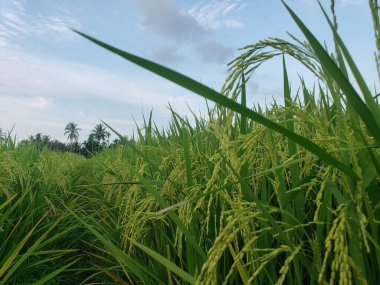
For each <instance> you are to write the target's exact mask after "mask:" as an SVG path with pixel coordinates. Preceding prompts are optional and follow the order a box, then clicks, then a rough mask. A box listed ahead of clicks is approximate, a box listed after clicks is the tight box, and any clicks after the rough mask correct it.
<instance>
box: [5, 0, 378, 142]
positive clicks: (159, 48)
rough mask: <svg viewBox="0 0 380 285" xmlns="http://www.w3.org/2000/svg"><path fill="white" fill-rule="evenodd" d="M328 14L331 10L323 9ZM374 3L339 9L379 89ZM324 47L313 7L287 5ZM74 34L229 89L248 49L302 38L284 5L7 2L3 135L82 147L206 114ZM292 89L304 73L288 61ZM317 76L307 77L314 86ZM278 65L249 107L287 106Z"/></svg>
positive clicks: (253, 92) (267, 71)
mask: <svg viewBox="0 0 380 285" xmlns="http://www.w3.org/2000/svg"><path fill="white" fill-rule="evenodd" d="M322 2H323V3H324V4H325V6H326V7H327V8H328V4H329V2H328V1H322ZM367 2H368V1H364V0H362V1H361V0H336V3H337V7H336V9H337V15H338V21H339V24H340V26H339V29H340V33H341V35H342V37H343V39H344V40H345V42H346V44H347V45H348V47H349V49H350V51H351V52H352V55H353V56H354V59H355V60H356V62H357V64H358V66H359V68H360V70H361V71H362V72H363V74H364V75H365V77H366V78H367V79H368V81H369V83H370V85H373V82H374V81H375V79H376V71H375V67H374V64H373V52H374V50H375V46H374V41H373V35H372V23H371V18H370V14H369V8H368V4H367ZM288 3H289V5H290V6H292V7H293V8H294V10H295V11H296V12H297V14H298V15H299V16H300V17H301V18H302V19H303V20H304V21H305V23H306V24H307V25H308V26H309V28H311V30H312V31H313V33H315V35H316V36H317V37H318V38H319V39H323V40H325V41H326V43H327V44H328V45H329V44H331V35H330V33H329V30H328V28H327V25H326V23H325V21H324V20H323V16H322V15H321V12H320V10H319V9H318V7H317V4H316V1H314V0H292V1H290V0H289V1H288ZM68 27H72V28H75V29H77V30H80V31H82V32H84V33H87V34H90V35H92V36H94V37H96V38H98V39H100V40H102V41H105V42H107V43H109V44H112V45H115V46H117V47H119V48H121V49H124V50H127V51H129V52H132V53H134V54H137V55H140V56H142V57H146V58H148V59H152V60H155V61H157V62H159V63H161V64H164V65H166V66H169V67H171V68H173V69H176V70H178V71H180V72H182V73H184V74H186V75H189V76H190V77H192V78H194V79H196V80H199V81H201V82H203V83H205V84H207V85H209V86H211V87H213V88H214V89H217V90H220V88H221V86H222V84H223V82H224V79H225V77H226V76H227V74H228V73H227V63H228V62H229V61H230V60H231V59H233V58H234V57H235V56H237V55H239V53H240V51H238V48H239V47H243V46H245V45H247V44H252V43H255V42H256V41H258V40H260V39H265V38H267V37H270V36H271V37H283V38H287V35H286V32H287V31H289V32H292V33H294V34H295V35H298V36H300V33H299V31H298V29H297V27H296V26H295V24H294V23H293V22H292V20H291V18H290V16H289V15H288V14H287V12H286V10H285V8H284V7H283V6H282V4H281V2H280V1H277V0H269V1H268V0H219V1H217V0H176V1H174V0H108V1H102V0H91V1H90V0H82V1H78V0H61V1H53V0H0V66H1V69H0V114H1V116H0V128H2V129H3V130H9V129H11V128H12V126H13V125H14V126H15V127H14V131H13V134H17V138H18V139H23V138H26V137H27V136H28V135H32V134H36V133H38V132H41V133H43V134H48V135H50V136H52V137H54V138H57V139H60V140H63V141H65V140H66V138H65V137H64V135H63V132H64V127H65V125H66V124H67V123H68V122H71V121H74V122H76V123H77V124H78V126H79V127H80V128H82V132H81V134H80V139H81V140H83V139H86V137H87V136H88V134H89V132H90V131H91V129H92V128H93V127H94V126H95V125H96V124H97V123H99V122H100V120H104V121H106V122H108V123H109V124H111V125H112V126H113V127H115V128H116V129H117V130H118V131H120V132H121V133H123V134H129V135H130V134H132V132H133V129H134V127H135V123H137V124H138V125H140V124H141V120H142V115H143V114H146V115H148V114H149V112H150V110H151V109H153V115H154V118H155V121H156V124H157V125H159V126H165V124H166V123H167V121H168V119H169V111H168V108H167V106H168V103H169V102H170V104H171V105H172V106H174V108H175V109H176V110H177V111H178V112H179V113H180V114H190V112H189V109H188V108H191V109H192V110H194V111H196V112H202V111H204V110H205V102H204V100H203V99H201V98H199V97H197V96H196V95H193V94H190V93H189V92H187V91H185V90H182V89H181V88H179V87H177V86H174V85H173V84H171V83H167V82H165V81H164V80H162V79H161V78H159V77H157V76H155V75H152V74H150V73H148V72H147V71H145V70H142V69H141V68H139V67H136V66H134V65H132V64H131V63H129V62H126V61H125V60H122V59H121V58H118V57H117V56H115V55H113V54H110V53H108V52H106V51H105V50H103V49H101V48H99V47H97V46H95V45H93V44H91V43H89V42H88V41H86V40H85V39H83V38H81V37H79V36H78V35H76V34H74V33H73V32H72V31H71V30H69V29H68ZM288 69H289V70H290V73H291V80H292V84H293V85H298V80H297V78H298V77H297V76H298V75H297V74H298V73H302V74H304V73H303V72H304V71H303V70H302V68H300V66H299V65H297V64H296V63H294V62H292V61H289V63H288ZM308 76H310V75H307V74H305V77H308ZM281 86H282V74H281V65H280V62H279V61H278V60H274V61H273V62H271V63H268V64H266V65H264V66H263V67H262V68H261V69H260V70H258V71H257V73H256V74H255V76H254V77H253V78H252V79H251V82H250V83H249V89H248V91H249V96H250V97H249V99H250V104H253V103H261V104H264V103H265V102H267V103H268V102H270V101H271V100H272V98H278V100H281V99H280V98H281Z"/></svg>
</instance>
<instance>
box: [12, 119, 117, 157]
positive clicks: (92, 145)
mask: <svg viewBox="0 0 380 285" xmlns="http://www.w3.org/2000/svg"><path fill="white" fill-rule="evenodd" d="M80 131H81V129H80V128H79V127H78V125H77V124H76V123H74V122H70V123H68V124H67V125H66V127H65V130H64V135H65V136H67V142H66V143H64V142H61V141H59V140H57V139H53V138H51V137H50V136H49V135H44V134H42V133H37V134H36V135H32V136H29V137H28V138H27V139H25V140H22V141H21V142H20V143H19V146H23V145H30V144H34V145H37V147H39V148H41V149H42V148H44V147H47V148H49V149H51V150H54V151H60V152H65V151H66V152H73V153H78V154H81V155H83V156H85V157H89V156H91V155H92V154H95V153H98V152H100V151H103V150H104V149H106V148H109V147H114V146H116V145H118V144H120V143H121V141H120V140H119V139H115V140H113V141H112V142H110V137H111V134H110V133H109V132H108V131H107V128H106V127H105V126H104V125H103V124H97V125H96V126H95V127H94V129H93V130H92V131H91V133H90V134H89V136H88V138H87V139H86V140H84V141H83V142H82V143H80V142H78V140H79V132H80Z"/></svg>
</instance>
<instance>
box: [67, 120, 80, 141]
mask: <svg viewBox="0 0 380 285" xmlns="http://www.w3.org/2000/svg"><path fill="white" fill-rule="evenodd" d="M77 126H78V125H77V124H75V123H74V122H71V123H68V124H67V125H66V127H65V135H67V139H68V140H70V142H73V141H75V142H77V141H78V138H79V131H81V129H80V128H78V127H77Z"/></svg>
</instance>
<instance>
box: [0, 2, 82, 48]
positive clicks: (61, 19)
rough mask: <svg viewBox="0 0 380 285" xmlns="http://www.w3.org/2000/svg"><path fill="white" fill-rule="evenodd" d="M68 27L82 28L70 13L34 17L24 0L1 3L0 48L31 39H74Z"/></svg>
mask: <svg viewBox="0 0 380 285" xmlns="http://www.w3.org/2000/svg"><path fill="white" fill-rule="evenodd" d="M68 27H73V28H80V27H81V24H80V22H79V21H78V20H77V19H75V18H74V17H73V16H72V15H71V14H70V11H68V10H65V11H60V13H59V14H58V13H57V15H54V14H52V15H32V14H30V13H28V9H27V3H26V2H25V1H22V0H13V1H3V2H0V46H11V45H18V44H20V43H21V42H22V41H25V40H27V39H29V38H36V37H38V38H44V37H45V38H49V39H50V40H55V41H68V40H72V39H74V35H73V33H72V32H71V31H70V30H69V29H68Z"/></svg>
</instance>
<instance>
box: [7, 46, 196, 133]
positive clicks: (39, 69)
mask: <svg viewBox="0 0 380 285" xmlns="http://www.w3.org/2000/svg"><path fill="white" fill-rule="evenodd" d="M0 66H1V67H2V72H1V73H0V111H1V113H2V114H3V116H1V118H0V128H3V129H7V128H8V129H10V128H11V127H12V125H13V124H14V123H15V124H16V128H15V130H16V131H17V133H18V134H19V135H20V136H21V137H22V138H25V137H26V136H27V135H31V134H35V133H37V132H42V133H46V134H49V135H51V136H53V137H56V138H60V139H64V138H63V137H62V135H61V130H63V128H64V125H65V123H67V121H69V120H76V122H78V123H79V124H80V125H81V127H83V129H84V131H90V130H91V128H92V127H93V126H94V125H95V124H96V123H99V119H103V120H106V121H107V122H109V123H111V125H112V126H115V128H116V129H118V130H120V131H122V132H123V131H125V130H127V132H130V133H131V132H132V129H133V127H134V123H133V124H132V123H131V121H130V120H123V119H120V118H128V119H130V118H131V116H132V115H134V116H136V117H137V119H138V118H139V116H140V115H141V113H142V111H141V110H142V109H144V110H145V111H149V110H150V109H151V108H153V110H154V113H155V114H157V115H158V117H160V118H161V121H160V122H158V123H159V124H166V123H167V122H166V120H167V118H168V114H169V112H168V110H167V109H166V108H165V106H167V103H168V102H170V103H171V104H172V105H173V106H176V109H177V110H178V112H179V113H181V114H189V110H188V107H187V105H186V104H189V105H190V106H192V107H193V108H197V106H199V105H202V104H203V100H202V99H200V98H198V97H196V96H193V95H190V94H189V95H186V94H187V93H186V91H182V89H179V88H178V87H175V86H174V85H173V84H172V83H169V82H166V81H163V80H162V79H161V78H159V77H154V76H153V77H152V76H151V75H149V74H147V77H148V79H147V78H146V77H142V76H141V75H133V74H129V75H128V76H121V75H120V74H117V73H114V72H110V71H107V70H103V69H100V68H97V67H94V66H90V65H85V64H79V63H75V62H71V61H67V60H61V59H55V58H51V57H47V56H42V55H37V54H30V53H28V52H27V51H25V50H22V49H18V48H4V47H2V48H1V47H0ZM147 82H149V84H147ZM170 94H171V95H170ZM70 101H71V102H73V101H74V102H85V103H82V104H85V105H82V106H81V105H78V106H75V105H74V104H71V105H70V104H68V105H67V104H66V103H65V102H68V103H69V102H70ZM100 102H101V103H100ZM107 102H108V103H107ZM104 103H105V104H109V105H110V106H115V104H116V106H117V105H119V106H120V105H125V111H120V110H118V111H117V112H114V111H113V110H107V107H105V106H104V107H103V108H102V107H99V106H98V105H99V104H104ZM68 106H70V107H69V109H68ZM91 106H94V108H95V107H96V108H98V109H97V110H98V111H99V110H102V111H101V113H99V114H96V112H97V111H93V110H92V109H93V108H92V107H91ZM73 108H77V109H76V110H75V109H73ZM99 108H100V109H99ZM83 109H85V110H83ZM94 114H96V115H95V116H94ZM96 116H98V117H96ZM44 122H45V123H46V124H44Z"/></svg>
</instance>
